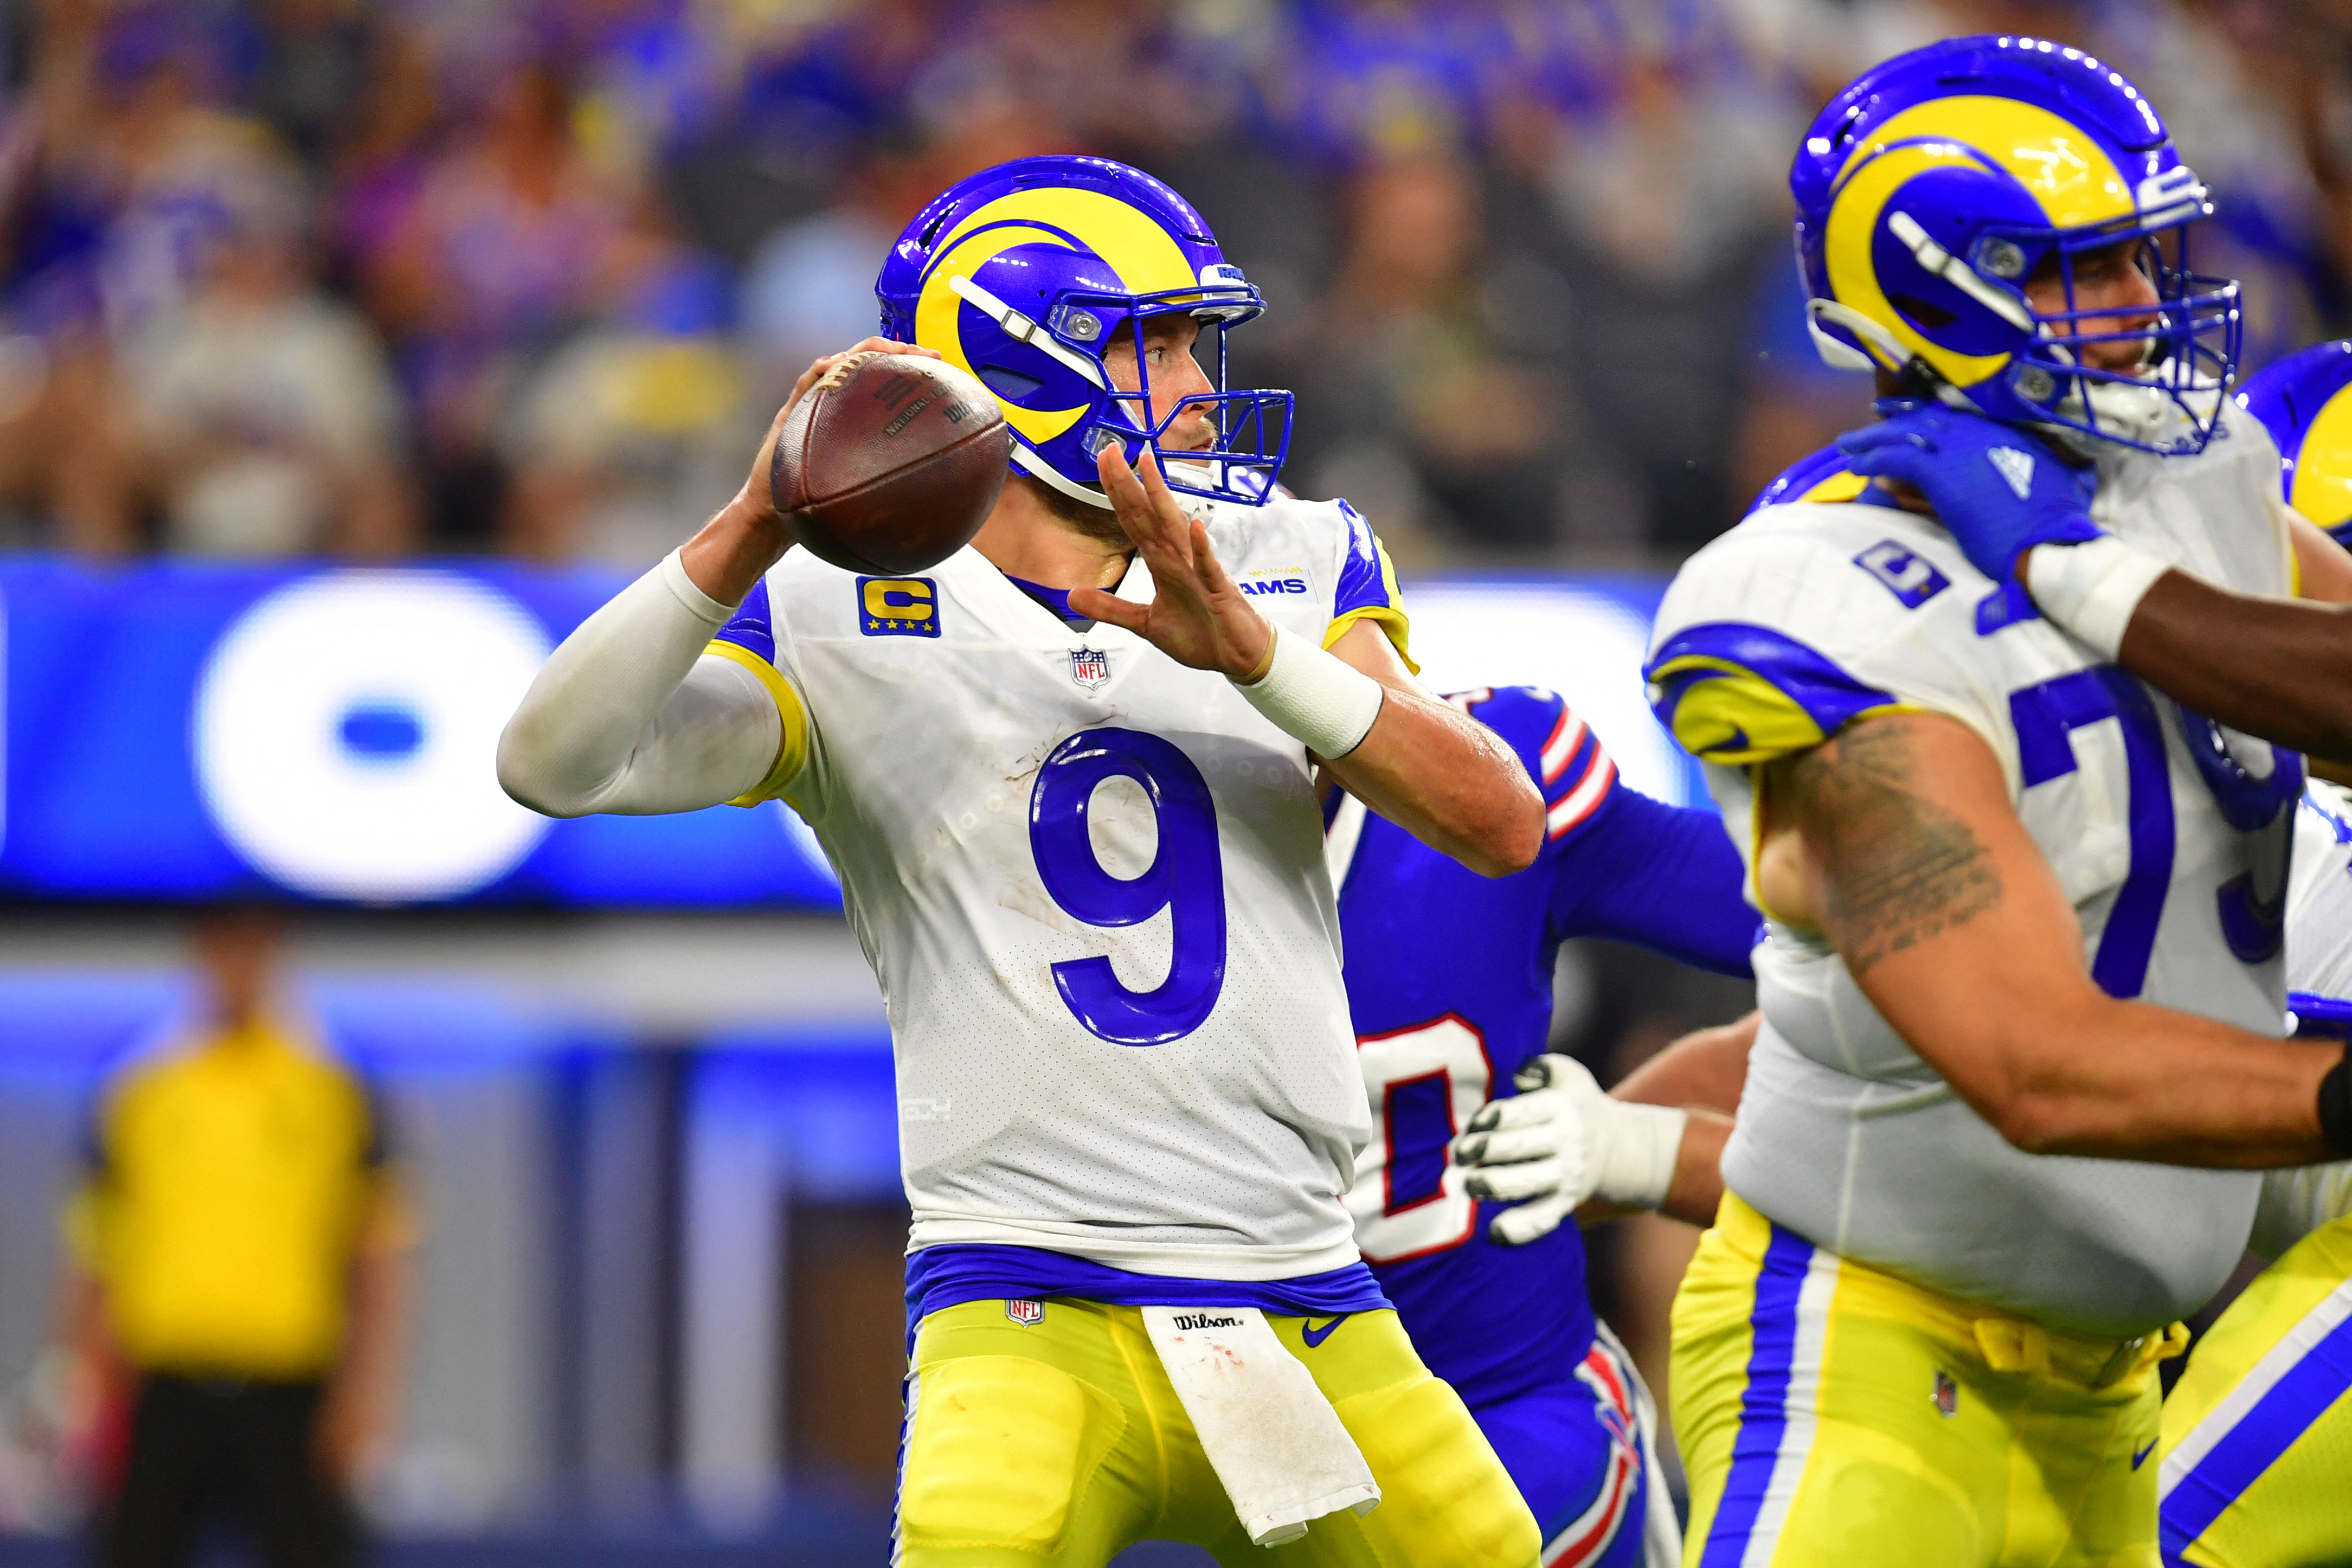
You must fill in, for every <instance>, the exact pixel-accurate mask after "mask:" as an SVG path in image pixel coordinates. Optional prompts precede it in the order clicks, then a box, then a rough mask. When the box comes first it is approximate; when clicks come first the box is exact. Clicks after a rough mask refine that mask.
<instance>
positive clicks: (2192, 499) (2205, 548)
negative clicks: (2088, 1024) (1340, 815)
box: [1650, 418, 2297, 1335]
mask: <svg viewBox="0 0 2352 1568" xmlns="http://www.w3.org/2000/svg"><path fill="white" fill-rule="evenodd" d="M2021 455H2026V456H2031V457H2032V460H2034V461H2040V462H2051V461H2054V460H2055V459H2054V458H2052V457H2051V456H2050V455H2049V453H2048V452H2046V451H2043V450H2041V449H2040V448H2038V447H2035V448H2034V452H2033V453H2030V454H2021ZM2277 494H2278V455H2277V452H2276V450H2275V449H2274V448H2273V446H2272V444H2271V441H2270V438H2269V437H2268V436H2267V435H2265V434H2264V432H2263V429H2262V427H2261V426H2260V425H2259V424H2257V423H2256V422H2255V421H2253V420H2252V419H2247V418H2232V419H2231V421H2230V422H2229V424H2228V426H2227V427H2226V429H2225V430H2224V431H2223V432H2222V433H2221V434H2219V435H2217V437H2216V438H2215V440H2214V441H2213V443H2212V444H2211V445H2210V447H2208V448H2207V449H2206V450H2205V451H2204V452H2203V453H2201V454H2200V455H2198V456H2195V457H2185V458H2155V457H2151V456H2147V455H2145V454H2140V453H2136V452H2128V451H2123V450H2117V449H2113V448H2110V449H2109V450H2107V451H2106V452H2105V454H2104V455H2103V456H2102V457H2101V458H2100V460H2099V494H2098V500H2097V502H2096V505H2095V508H2094V515H2095V517H2096V518H2097V519H2098V521H2100V522H2101V523H2102V524H2103V525H2104V526H2105V527H2106V528H2108V529H2109V530H2111V531H2114V532H2115V533H2116V535H2118V536H2119V537H2121V538H2123V539H2124V540H2126V541H2127V542H2130V543H2132V544H2134V545H2136V546H2137V547H2138V548H2139V549H2141V550H2144V551H2147V552H2150V553H2152V554H2156V555H2159V556H2162V557H2163V558H2165V559H2166V560H2168V561H2171V562H2173V563H2177V564H2179V565H2180V566H2182V567H2184V568H2186V569H2188V570H2190V571H2193V572H2195V573H2197V574H2200V575H2201V576H2204V577H2206V578H2209V579H2210V580H2212V581H2214V582H2218V583H2221V584H2228V585H2230V586H2231V587H2235V588H2239V589H2243V590H2247V591H2251V592H2256V593H2266V594H2284V593H2286V592H2288V591H2289V587H2290V581H2291V570H2292V568H2291V559H2292V557H2291V545H2290V542H2289V537H2288V533H2287V527H2286V516H2287V514H2286V513H2285V511H2284V508H2283V507H2282V506H2281V505H2280V503H2279V502H2278V500H2277ZM1650 675H1651V680H1652V682H1653V684H1652V696H1653V700H1654V702H1655V703H1656V705H1657V708H1658V710H1659V712H1660V713H1661V715H1662V716H1664V717H1665V718H1666V719H1667V721H1668V722H1669V723H1670V725H1671V726H1672V727H1673V729H1674V730H1675V733H1676V735H1677V737H1678V738H1679V739H1681V740H1682V741H1683V742H1684V743H1685V745H1686V746H1688V747H1689V748H1690V749H1691V750H1692V751H1693V752H1696V753H1697V754H1698V755H1699V756H1700V757H1701V758H1703V759H1704V760H1706V763H1707V764H1708V766H1707V775H1708V781H1709V785H1710V788H1711V790H1712V792H1713V793H1714V795H1715V796H1716V799H1717V803H1718V805H1720V806H1721V808H1722V811H1723V816H1724V820H1725V823H1726V826H1727V828H1728V829H1729V831H1730V833H1731V836H1732V838H1733V840H1734V841H1735V842H1736V843H1738V845H1739V846H1740V847H1741V851H1742V853H1743V854H1745V855H1747V856H1748V858H1749V860H1750V864H1749V876H1750V894H1751V897H1752V896H1753V890H1754V882H1753V878H1754V871H1755V868H1754V864H1753V858H1754V853H1755V826H1756V824H1755V820H1754V816H1755V813H1754V805H1755V800H1754V794H1753V789H1752V780H1751V774H1750V772H1749V769H1750V767H1751V766H1752V765H1754V764H1757V763H1763V762H1767V761H1769V760H1770V759H1771V758H1773V757H1776V756H1781V755H1786V754H1789V753H1790V752H1798V751H1801V750H1804V749H1806V748H1807V747H1809V746H1811V745H1813V744H1816V743H1818V742H1819V741H1820V740H1821V739H1822V737H1823V736H1824V735H1825V734H1829V733H1833V732H1834V731H1836V730H1837V729H1838V728H1839V727H1840V726H1841V725H1842V724H1843V723H1845V722H1846V721H1849V720H1851V719H1853V718H1855V717H1858V716H1862V715H1866V714H1869V713H1872V712H1876V711H1883V710H1895V709H1925V710H1931V711H1935V712H1938V713H1944V714H1948V715H1950V716H1951V717H1953V718H1956V719H1958V720H1959V721H1961V722H1963V723H1965V724H1967V725H1969V728H1971V729H1972V730H1974V731H1976V732H1977V733H1978V734H1979V735H1980V736H1982V737H1983V739H1984V741H1985V743H1986V744H1987V745H1988V746H1990V748H1991V749H1992V752H1993V753H1994V755H1995V756H1996V757H1998V758H1999V759H2000V765H2001V768H2002V771H2003V772H2004V773H2006V775H2007V777H2008V780H2009V785H2010V791H2011V797H2012V798H2013V799H2014V800H2015V801H2016V803H2017V809H2018V815H2019V816H2020V817H2021V819H2022V820H2023V822H2024V825H2025V826H2026V829H2027V830H2028V832H2030V833H2031V834H2032V837H2033V839H2034V841H2035V842H2036V843H2037V844H2038V845H2040V846H2041V847H2042V853H2043V854H2044V855H2045V856H2046V857H2048V858H2049V861H2050V864H2051V867H2052V868H2053V870H2054V871H2055V872H2056V873H2057V876H2058V879H2059V881H2060V883H2061V884H2062V885H2063V888H2064V889H2065V890H2066V894H2067V896H2068V898H2069V899H2070V900H2072V901H2073V903H2074V910H2075V912H2076V914H2077V916H2078V917H2079V919H2080V921H2081V922H2082V928H2083V936H2084V958H2085V960H2086V962H2087V963H2088V965H2089V967H2090V970H2091V973H2092V975H2093V978H2094V979H2095V980H2096V981H2097V983H2098V984H2100V985H2102V986H2103V987H2104V988H2105V990H2107V991H2108V992H2109V993H2110V994H2113V995H2116V996H2126V997H2138V998H2140V999H2142V1000H2145V1001H2147V1002H2151V1003H2156V1004H2159V1005H2165V1006H2169V1007H2175V1008H2179V1009H2180V1010H2181V1011H2183V1012H2189V1013H2196V1014H2200V1015H2202V1016H2206V1017H2210V1018H2215V1019H2220V1020H2222V1021H2224V1022H2227V1023H2230V1024H2234V1025H2236V1026H2240V1027H2242V1028H2245V1029H2250V1030H2253V1031H2255V1032H2258V1033H2261V1034H2265V1035H2271V1036H2276V1035H2278V1034H2279V1033H2280V1031H2281V1029H2282V1027H2283V1018H2284V1013H2283V1008H2284V984H2283V966H2282V963H2281V959H2280V956H2279V948H2280V940H2279V935H2280V919H2281V914H2282V910H2281V907H2280V906H2281V904H2282V902H2283V900H2284V875H2285V865H2284V858H2285V852H2286V848H2287V845H2288V842H2289V839H2290V837H2291V827H2290V824H2291V822H2292V819H2293V813H2292V811H2291V810H2290V809H2288V806H2289V801H2288V800H2286V799H2282V798H2281V795H2282V792H2283V791H2284V790H2287V789H2292V788H2293V786H2294V779H2295V778H2296V776H2297V775H2296V773H2295V771H2294V769H2293V768H2292V767H2291V766H2290V767H2289V768H2288V769H2287V771H2286V772H2284V773H2279V774H2278V776H2277V778H2276V779H2275V780H2273V779H2272V778H2271V777H2270V776H2269V775H2270V774H2271V773H2272V772H2273V763H2274V759H2273V755H2272V753H2271V752H2270V749H2269V748H2268V747H2267V746H2265V745H2263V744H2261V743H2260V742H2252V744H2251V745H2250V744H2249V743H2247V742H2245V741H2244V739H2243V738H2242V737H2236V738H2231V747H2232V749H2233V752H2234V755H2232V754H2225V753H2224V752H2223V750H2222V742H2223V740H2224V737H2223V736H2221V733H2220V732H2219V731H2216V730H2215V729H2214V727H2213V726H2211V725H2210V724H2208V723H2206V722H2205V721H2202V720H2200V719H2198V718H2195V717H2194V716H2192V715H2189V714H2185V713H2183V712H2182V711H2181V710H2179V708H2178V707H2177V706H2176V705H2174V704H2173V703H2172V702H2171V701H2170V700H2168V699H2166V698H2164V697H2163V696H2161V695H2159V694H2158V693H2156V692H2154V691H2152V690H2150V689H2147V687H2145V686H2143V685H2142V684H2141V683H2140V682H2138V681H2137V680H2135V679H2131V678H2130V677H2128V676H2126V675H2125V674H2124V673H2123V672H2122V671H2121V670H2119V669H2117V668H2115V667H2113V666H2109V665H2105V664H2103V663H2102V662H2101V661H2100V659H2099V658H2098V656H2097V655H2096V654H2095V653H2093V652H2092V651H2091V650H2090V649H2089V648H2087V647H2084V646H2083V645H2082V644H2080V643H2078V642H2076V641H2074V639H2073V638H2072V637H2068V636H2067V635H2066V634H2064V633H2063V632H2061V631H2060V630H2058V629H2057V628H2056V627H2055V626H2053V625H2051V624H2050V623H2049V622H2048V621H2046V620H2043V619H2042V618H2041V617H2040V616H2038V615H2037V614H2036V613H2035V612H2034V610H2033V609H2032V605H2031V602H2030V601H2027V600H2025V599H2024V598H2023V596H2022V595H2021V594H2019V593H2018V592H2017V591H2016V590H2014V589H2013V588H2011V589H2008V590H2003V589H1999V588H1996V587H1995V585H1994V584H1992V583H1990V581H1989V580H1987V579H1986V578H1985V577H1984V576H1982V575H1981V574H1979V573H1978V572H1976V571H1975V570H1974V569H1973V568H1972V567H1970V566H1969V564H1968V563H1967V561H1966V560H1965V559H1964V558H1963V557H1962V556H1961V554H1960V552H1959V551H1958V549H1957V548H1955V547H1954V545H1953V543H1952V541H1951V538H1950V536H1949V535H1948V534H1947V533H1946V532H1945V531H1943V530H1942V529H1941V528H1939V527H1937V525H1935V524H1934V523H1932V522H1929V521H1925V520H1923V519H1920V518H1917V517H1914V516H1912V515H1910V514H1908V513H1906V512H1903V511H1900V510H1894V509H1891V508H1886V507H1881V506H1873V505H1867V504H1863V503H1861V502H1858V501H1857V502H1846V503H1838V504H1818V503H1813V504H1807V503H1800V504H1796V505H1788V506H1779V507H1773V508H1769V509H1767V510H1761V511H1759V512H1758V513H1756V514H1755V515H1754V516H1752V517H1751V518H1749V519H1748V521H1745V522H1743V523H1742V524H1740V525H1739V526H1738V528H1737V529H1735V530H1733V531H1731V532H1730V533H1728V534H1727V535H1725V536H1724V537H1723V538H1721V539H1718V540H1717V541H1716V542H1713V543H1712V544H1709V545H1708V546H1707V547H1706V549H1705V550H1702V551H1701V552H1699V553H1698V554H1697V555H1696V556H1694V557H1693V558H1692V559H1691V561H1690V563H1688V564H1687V565H1686V566H1685V567H1684V569H1683V571H1682V573H1681V574H1680V575H1679V576H1678V577H1677V578H1676V579H1675V584H1674V585H1673V587H1672V588H1671V589H1670V590H1669V591H1668V593H1667V595H1666V597H1665V601H1664V605H1662V607H1661V609H1660V612H1659V616H1658V620H1657V626H1656V630H1655V634H1654V645H1653V647H1652V650H1651V668H1650ZM2233 816H2234V817H2235V818H2236V819H2238V820H2239V821H2241V822H2242V823H2243V824H2254V823H2264V824H2266V826H2263V828H2262V829H2261V830H2259V831H2255V830H2246V829H2242V827H2239V826H2231V818H2232V817H2233ZM1767 914H1768V921H1769V911H1767ZM1769 931H1770V940H1769V942H1768V943H1767V944H1766V945H1765V946H1763V947H1761V948H1759V949H1758V951H1757V954H1756V974H1757V986H1758V994H1759V1002H1760V1005H1761V1006H1762V1009H1763V1013H1764V1028H1763V1031H1762V1033H1761V1035H1760V1037H1759V1040H1758V1042H1757V1047H1756V1051H1755V1055H1754V1058H1753V1061H1752V1063H1751V1066H1750V1068H1749V1071H1748V1087H1747V1090H1746V1093H1745V1095H1744V1097H1743V1099H1742V1100H1741V1102H1740V1107H1739V1121H1738V1131H1736V1132H1735V1134H1734V1135H1733V1138H1732V1140H1731V1143H1730V1145H1729V1147H1728V1148H1727V1150H1726V1152H1725V1155H1724V1177H1725V1181H1726V1182H1727V1184H1728V1185H1729V1186H1730V1187H1732V1188H1733V1189H1734V1190H1735V1191H1737V1192H1738V1194H1740V1195H1741V1196H1742V1197H1743V1198H1745V1199H1747V1200H1748V1202H1749V1203H1751V1204H1753V1205H1755V1206H1756V1207H1757V1208H1759V1210H1761V1211H1762V1212H1763V1213H1764V1214H1766V1215H1769V1216H1770V1217H1771V1218H1772V1219H1773V1220H1775V1221H1777V1222H1778V1223H1780V1224H1781V1225H1784V1226H1788V1227H1790V1229H1792V1230H1795V1231H1797V1232H1799V1233H1801V1234H1802V1235H1803V1236H1804V1237H1807V1238H1808V1239H1810V1240H1811V1241H1813V1242H1815V1243H1817V1244H1819V1245H1822V1246H1824V1247H1830V1248H1832V1249H1833V1250H1835V1251H1837V1252H1840V1253H1842V1254H1844V1255H1846V1256H1849V1257H1852V1258H1858V1259H1862V1260H1864V1261H1866V1262H1870V1263H1874V1264H1876V1265H1879V1266H1881V1267H1884V1268H1888V1269H1890V1270H1892V1271H1894V1272H1896V1273H1899V1274H1902V1275H1904V1276H1906V1277H1907V1278H1910V1279H1916V1280H1917V1281H1919V1282H1920V1283H1923V1284H1926V1285H1928V1286H1931V1287H1933V1288H1936V1289H1942V1290H1946V1291H1948V1292H1951V1293H1952V1294H1955V1295H1958V1296H1962V1297H1966V1298H1968V1299H1969V1300H1977V1301H1982V1302H1985V1303H1988V1304H1990V1305H1993V1306H1996V1307H1999V1308H2001V1309H2004V1310H2009V1311H2012V1312H2016V1313H2019V1314H2021V1315H2024V1316H2028V1317H2032V1318H2035V1319H2038V1320H2041V1321H2046V1322H2048V1323H2051V1324H2052V1325H2053V1326H2056V1327H2061V1328H2066V1329H2072V1330H2075V1331H2083V1332H2090V1333H2102V1334H2116V1335H2127V1334H2135V1333H2140V1332H2144V1331H2148V1330H2150V1329H2152V1328H2155V1327H2157V1326H2158V1325H2161V1324H2163V1323H2166V1322H2168V1321H2172V1320H2174V1319H2177V1318H2180V1317H2184V1316H2186V1315H2187V1314H2189V1313H2190V1312H2193V1311H2194V1310H2197V1308H2198V1307H2200V1305H2202V1304H2203V1303H2204V1302H2205V1301H2206V1300H2207V1299H2209V1298H2210V1296H2211V1295H2212V1294H2213V1292H2214V1290H2215V1289H2218V1288H2219V1287H2220V1285H2221V1282H2222V1280H2223V1279H2225V1278H2227V1276H2228V1275H2229V1272H2230V1270H2231V1267H2232V1266H2233V1265H2234V1264H2235V1263H2236V1261H2237V1258H2238V1255H2239V1252H2240V1249H2241V1247H2242V1243H2243V1242H2244V1239H2245V1237H2246V1232H2247V1225H2248V1221H2249V1219H2250V1217H2251V1215H2252V1209H2253V1205H2254V1198H2255V1191H2256V1187H2257V1185H2258V1184H2259V1177H2257V1176H2256V1175H2254V1174H2253V1173H2240V1172H2226V1171H2204V1170H2189V1169H2185V1168H2181V1167H2176V1166H2167V1165H2156V1164H2141V1163H2126V1162H2122V1161H2113V1160H2090V1159H2075V1158H2064V1157H2057V1156H2037V1155H2032V1154H2027V1153H2024V1152H2020V1151H2019V1150H2017V1149H2016V1148H2014V1147H2012V1146H2011V1145H2010V1144H2009V1143H2007V1142H2004V1141H2003V1140H2002V1139H2001V1137H2000V1134H1999V1133H1998V1132H1997V1131H1994V1130H1993V1128H1992V1127H1991V1125H1990V1124H1989V1123H1988V1122H1987V1121H1984V1119H1983V1118H1981V1117H1979V1115H1978V1114H1977V1113H1976V1112H1975V1111H1974V1110H1970V1109H1969V1107H1968V1106H1967V1105H1966V1104H1965V1103H1963V1102H1962V1101H1961V1100H1959V1099H1958V1097H1957V1096H1956V1095H1955V1094H1954V1093H1953V1092H1952V1090H1951V1089H1950V1088H1949V1087H1948V1085H1947V1084H1946V1083H1945V1082H1944V1081H1943V1079H1941V1078H1940V1077H1938V1076H1937V1073H1936V1072H1935V1071H1934V1069H1932V1068H1929V1067H1928V1066H1927V1064H1926V1063H1925V1062H1924V1061H1922V1060H1921V1059H1920V1058H1919V1057H1918V1056H1917V1055H1916V1053H1915V1052H1914V1051H1913V1050H1912V1049H1911V1047H1909V1046H1908V1045H1906V1043H1905V1042H1904V1040H1903V1039H1902V1037H1900V1036H1898V1035H1897V1034H1896V1033H1895V1030H1894V1029H1893V1028H1892V1027H1891V1026H1888V1024H1887V1023H1886V1021H1885V1019H1884V1018H1883V1017H1881V1016H1879V1014H1878V1013H1877V1011H1876V1010H1875V1009H1874V1007H1873V1006H1872V1005H1870V1003H1869V1001H1868V1000H1867V999H1866V998H1865V997H1864V994H1863V993H1862V991H1861V990H1860V988H1859V987H1858V986H1857V985H1856V984H1854V981H1853V976H1852V975H1851V974H1850V973H1848V972H1847V969H1846V966H1845V963H1844V962H1843V960H1842V959H1841V958H1839V957H1838V955H1837V954H1836V953H1835V952H1832V951H1831V949H1830V948H1829V947H1828V946H1827V945H1826V944H1824V943H1822V942H1817V941H1815V940H1812V939H1811V938H1808V937H1806V936H1803V935H1801V934H1800V933H1798V932H1796V931H1792V930H1790V929H1789V928H1788V927H1786V926H1783V925H1781V924H1780V923H1779V922H1778V921H1769ZM1987 1005H1998V1003H1997V1000H1994V999H1991V998H1989V999H1988V1004H1987Z"/></svg>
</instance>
